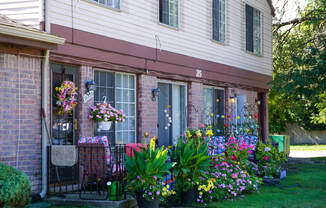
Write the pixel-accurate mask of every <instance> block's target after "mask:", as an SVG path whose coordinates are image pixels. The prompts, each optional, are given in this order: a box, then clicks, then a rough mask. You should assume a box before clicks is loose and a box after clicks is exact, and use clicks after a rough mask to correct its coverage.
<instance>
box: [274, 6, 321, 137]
mask: <svg viewBox="0 0 326 208" xmlns="http://www.w3.org/2000/svg"><path fill="white" fill-rule="evenodd" d="M281 11H282V10H281ZM325 25H326V0H315V1H310V2H309V3H308V4H307V5H306V7H305V8H304V9H303V10H302V11H300V12H299V16H298V17H296V18H294V19H291V20H288V21H281V20H274V24H273V27H274V28H273V41H274V42H273V48H274V55H273V67H274V80H273V81H272V82H271V83H270V86H271V91H270V94H269V105H270V106H269V109H270V110H269V113H270V130H271V132H273V133H275V132H281V131H284V130H285V127H286V124H287V123H289V122H295V123H298V125H299V126H301V127H304V128H305V129H306V130H313V129H322V128H325V127H326V126H325V124H326V118H325V119H324V120H325V122H323V119H322V116H319V114H320V112H322V110H323V109H322V106H326V104H325V105H321V103H322V102H323V99H324V98H326V96H324V97H323V96H322V94H323V93H325V92H326V49H325V48H326V37H325V35H326V33H324V31H325V28H326V27H325ZM325 103H326V101H325ZM325 112H326V109H325Z"/></svg>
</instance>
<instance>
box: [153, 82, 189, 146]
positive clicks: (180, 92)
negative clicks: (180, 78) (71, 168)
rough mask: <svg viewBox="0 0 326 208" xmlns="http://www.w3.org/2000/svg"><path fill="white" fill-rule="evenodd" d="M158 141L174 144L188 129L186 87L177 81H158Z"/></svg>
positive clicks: (164, 143)
mask: <svg viewBox="0 0 326 208" xmlns="http://www.w3.org/2000/svg"><path fill="white" fill-rule="evenodd" d="M158 87H159V89H160V94H159V97H158V124H157V127H158V143H159V145H160V146H161V145H164V146H169V145H173V144H174V143H175V141H176V139H177V138H178V137H179V136H180V135H181V134H183V133H184V131H185V129H186V120H187V118H186V115H187V113H186V87H185V85H182V84H177V83H165V82H160V83H158Z"/></svg>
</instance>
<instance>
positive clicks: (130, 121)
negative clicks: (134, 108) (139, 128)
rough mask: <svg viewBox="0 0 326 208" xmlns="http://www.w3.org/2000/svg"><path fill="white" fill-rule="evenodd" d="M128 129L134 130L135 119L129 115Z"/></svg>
mask: <svg viewBox="0 0 326 208" xmlns="http://www.w3.org/2000/svg"><path fill="white" fill-rule="evenodd" d="M128 119H129V130H135V127H136V120H135V118H134V117H129V118H128Z"/></svg>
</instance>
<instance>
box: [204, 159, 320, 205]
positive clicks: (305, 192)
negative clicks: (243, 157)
mask: <svg viewBox="0 0 326 208" xmlns="http://www.w3.org/2000/svg"><path fill="white" fill-rule="evenodd" d="M324 159H325V158H324ZM209 207H216V208H224V207H235V208H236V207H248V208H250V207H253V208H254V207H255V208H260V207H266V208H267V207H268V208H270V207H278V208H281V207H284V208H296V207H309V208H310V207H316V208H317V207H326V164H325V163H323V164H295V165H292V166H290V169H289V171H288V177H287V178H286V179H284V180H283V181H282V182H281V185H279V186H262V187H261V188H260V193H258V194H250V195H247V196H246V197H245V198H244V199H242V200H236V201H222V202H217V203H211V204H210V206H209Z"/></svg>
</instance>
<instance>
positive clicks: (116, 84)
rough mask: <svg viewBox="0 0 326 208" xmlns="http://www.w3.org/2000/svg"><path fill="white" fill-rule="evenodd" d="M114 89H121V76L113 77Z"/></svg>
mask: <svg viewBox="0 0 326 208" xmlns="http://www.w3.org/2000/svg"><path fill="white" fill-rule="evenodd" d="M115 87H122V77H121V74H116V75H115Z"/></svg>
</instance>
